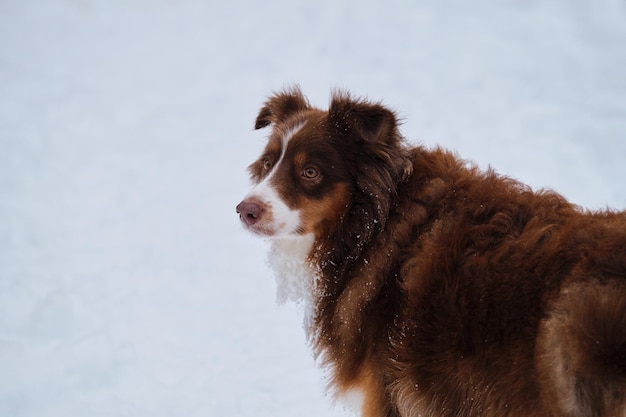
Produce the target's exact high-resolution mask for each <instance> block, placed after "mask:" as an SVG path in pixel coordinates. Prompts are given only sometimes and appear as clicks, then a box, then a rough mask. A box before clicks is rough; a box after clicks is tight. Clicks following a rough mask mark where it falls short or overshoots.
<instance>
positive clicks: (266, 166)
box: [261, 158, 272, 171]
mask: <svg viewBox="0 0 626 417" xmlns="http://www.w3.org/2000/svg"><path fill="white" fill-rule="evenodd" d="M261 162H262V163H263V169H264V170H266V171H267V170H269V169H270V168H271V167H272V160H271V159H270V158H263V160H262V161H261Z"/></svg>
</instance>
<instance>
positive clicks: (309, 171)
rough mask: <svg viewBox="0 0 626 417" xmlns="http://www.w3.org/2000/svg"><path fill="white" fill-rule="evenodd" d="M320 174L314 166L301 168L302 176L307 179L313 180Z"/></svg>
mask: <svg viewBox="0 0 626 417" xmlns="http://www.w3.org/2000/svg"><path fill="white" fill-rule="evenodd" d="M319 175H320V171H319V170H318V169H317V168H315V167H306V168H304V169H303V170H302V176H303V177H304V178H306V179H308V180H314V179H315V178H317V177H318V176H319Z"/></svg>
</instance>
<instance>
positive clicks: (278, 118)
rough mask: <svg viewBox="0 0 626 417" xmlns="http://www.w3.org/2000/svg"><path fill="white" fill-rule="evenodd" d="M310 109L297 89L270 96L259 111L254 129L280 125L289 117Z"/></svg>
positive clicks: (293, 88)
mask: <svg viewBox="0 0 626 417" xmlns="http://www.w3.org/2000/svg"><path fill="white" fill-rule="evenodd" d="M309 108H310V105H309V102H308V101H307V99H306V97H305V96H304V94H302V91H300V88H299V87H292V88H289V89H286V90H285V91H282V92H280V93H276V94H274V95H273V96H271V97H270V98H269V99H268V100H267V101H266V102H265V104H264V105H263V107H262V108H261V110H260V111H259V115H258V116H257V118H256V121H255V123H254V128H255V129H261V128H263V127H266V126H268V125H270V124H272V123H274V124H276V123H280V122H282V121H284V120H286V119H287V118H288V117H289V116H291V115H293V114H294V113H297V112H299V111H302V110H307V109H309Z"/></svg>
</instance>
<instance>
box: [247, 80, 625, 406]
mask: <svg viewBox="0 0 626 417" xmlns="http://www.w3.org/2000/svg"><path fill="white" fill-rule="evenodd" d="M266 126H270V127H271V132H270V136H269V138H268V145H267V147H266V149H265V151H264V153H263V155H262V156H261V157H260V158H259V160H258V161H256V162H255V163H253V164H252V165H251V166H250V172H251V174H252V179H253V181H254V182H255V184H256V186H255V188H254V189H253V190H252V191H251V192H250V194H248V196H246V198H245V199H244V200H243V201H242V203H240V205H239V206H238V211H239V213H240V216H241V218H242V221H243V223H244V225H245V226H246V227H247V228H248V229H250V230H251V231H253V232H255V233H258V234H260V235H264V236H268V237H270V238H271V239H273V240H274V241H275V242H278V243H277V244H276V245H274V248H275V249H274V250H275V251H277V252H281V251H282V259H285V258H289V253H290V252H289V251H290V248H292V247H293V246H297V245H296V243H295V242H298V241H300V242H305V243H304V245H303V246H302V245H301V246H300V247H301V248H302V247H304V250H302V249H301V253H302V255H301V266H302V267H301V268H296V269H293V268H292V269H289V270H287V272H283V274H287V275H289V274H292V273H293V272H292V271H294V270H298V271H300V273H298V276H295V277H294V276H290V275H289V276H288V277H287V278H286V280H296V281H297V280H304V281H306V282H307V283H306V285H304V292H305V293H306V294H304V295H302V297H303V298H305V299H306V300H307V301H308V303H309V304H310V312H309V314H308V315H309V317H308V319H307V320H308V326H309V328H310V333H309V334H310V341H311V344H312V346H313V348H314V350H315V352H316V353H317V354H318V355H319V356H320V358H321V360H322V362H323V364H324V365H325V366H326V367H327V368H328V369H329V372H330V376H331V385H332V387H333V388H334V390H335V391H336V392H337V393H338V394H339V395H341V394H345V393H350V392H359V393H361V394H362V396H363V403H362V408H361V412H362V415H363V416H367V417H398V416H403V417H409V416H411V417H417V416H432V417H435V416H437V417H458V416H474V417H478V416H481V417H504V416H510V417H531V416H533V417H556V416H563V417H565V416H568V417H583V416H585V417H591V416H597V417H600V416H602V417H609V416H621V417H624V416H626V213H625V212H617V211H609V210H606V211H598V212H589V211H585V210H583V209H581V208H579V207H577V206H575V205H573V204H571V203H569V202H568V201H566V199H564V198H563V197H562V196H560V195H558V194H556V193H554V192H552V191H533V190H531V189H530V188H529V187H527V186H525V185H523V184H521V183H519V182H517V181H515V180H512V179H510V178H507V177H504V176H501V175H498V174H497V173H495V172H493V171H491V170H487V171H482V170H480V169H478V168H477V167H475V166H473V165H471V164H469V163H467V162H466V161H464V160H461V159H459V158H458V157H457V156H456V155H455V154H453V153H451V152H449V151H446V150H443V149H427V148H425V147H422V146H411V145H409V144H408V143H407V142H406V141H405V140H404V139H403V137H402V136H401V135H400V133H399V130H398V122H397V119H396V116H395V114H394V113H393V112H392V111H391V110H389V109H388V108H386V107H384V106H383V105H381V104H380V103H373V102H370V101H366V100H360V99H355V98H353V97H352V96H350V95H349V94H347V93H343V92H335V93H333V96H332V99H331V103H330V107H329V109H328V110H321V109H318V108H315V107H312V106H311V105H310V104H309V103H308V101H307V100H306V98H305V97H304V96H303V95H302V93H301V92H300V91H299V90H298V89H297V88H293V89H288V90H285V91H283V92H280V93H277V94H275V95H273V96H272V97H270V98H269V99H268V101H267V102H266V103H265V105H264V106H263V107H262V109H261V111H260V113H259V115H258V117H257V120H256V126H255V127H256V128H257V129H259V128H263V127H266ZM616 181H623V179H616ZM285 242H287V243H286V244H285ZM277 269H280V265H279V266H278V267H277ZM290 271H291V272H290ZM303 271H304V272H303Z"/></svg>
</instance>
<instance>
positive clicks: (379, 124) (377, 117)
mask: <svg viewBox="0 0 626 417" xmlns="http://www.w3.org/2000/svg"><path fill="white" fill-rule="evenodd" d="M328 112H329V118H330V122H331V126H334V127H335V128H336V129H337V130H338V133H340V134H342V135H349V136H353V137H355V138H356V139H360V140H364V141H366V142H370V143H383V144H392V143H393V141H394V140H395V139H396V138H397V137H398V136H399V134H398V121H397V119H396V115H395V114H394V113H393V112H392V111H391V110H389V109H388V108H386V107H384V106H383V105H381V104H379V103H370V102H368V101H365V100H355V99H353V98H352V97H351V96H350V95H349V94H348V93H343V92H341V91H336V92H335V93H334V94H333V96H332V99H331V103H330V108H329V111H328Z"/></svg>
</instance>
